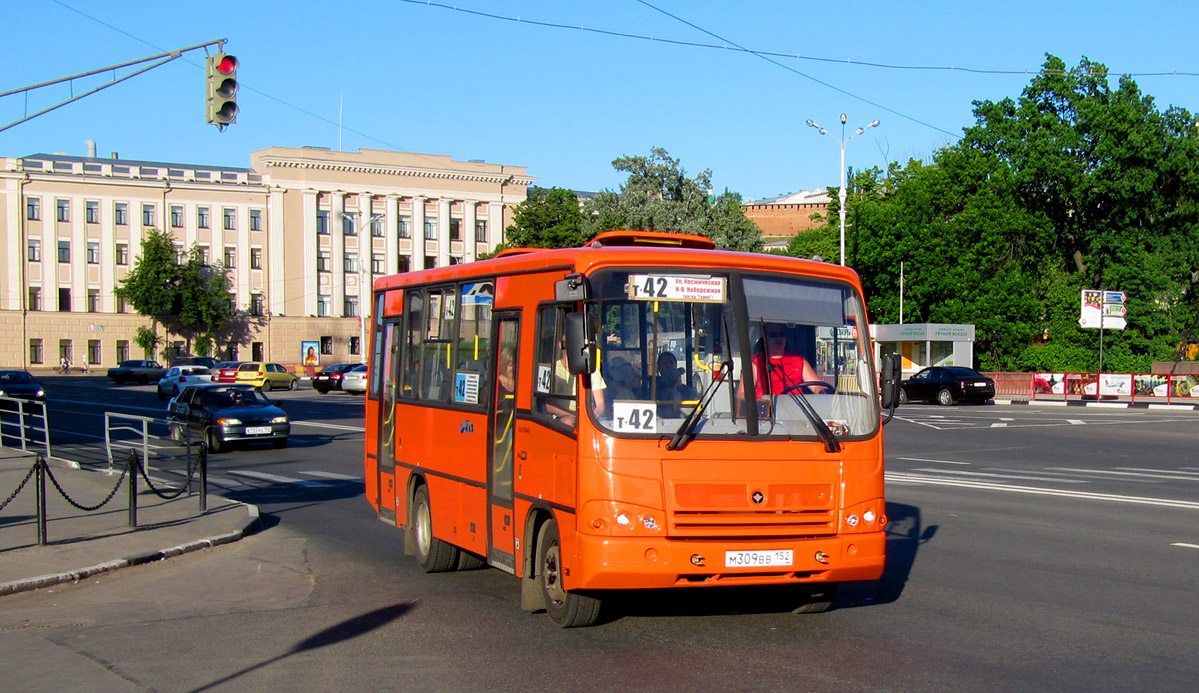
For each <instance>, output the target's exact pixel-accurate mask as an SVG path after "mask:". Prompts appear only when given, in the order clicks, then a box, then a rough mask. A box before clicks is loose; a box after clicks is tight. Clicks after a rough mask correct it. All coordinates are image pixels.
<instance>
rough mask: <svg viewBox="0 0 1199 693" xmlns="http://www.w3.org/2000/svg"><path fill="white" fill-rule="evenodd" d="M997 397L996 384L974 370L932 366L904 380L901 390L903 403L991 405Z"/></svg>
mask: <svg viewBox="0 0 1199 693" xmlns="http://www.w3.org/2000/svg"><path fill="white" fill-rule="evenodd" d="M994 397H995V381H994V380H991V379H990V378H988V377H987V376H985V375H983V374H982V373H979V372H978V371H976V370H974V369H973V368H966V367H964V366H933V367H931V368H925V369H924V370H922V371H920V372H919V373H917V374H916V375H913V376H912V377H910V378H908V379H907V380H904V381H903V383H902V384H901V389H900V391H899V401H900V402H901V403H905V402H914V401H921V400H923V401H927V402H936V403H938V404H941V405H943V406H949V405H951V404H953V403H954V402H988V401H990V400H992V399H994Z"/></svg>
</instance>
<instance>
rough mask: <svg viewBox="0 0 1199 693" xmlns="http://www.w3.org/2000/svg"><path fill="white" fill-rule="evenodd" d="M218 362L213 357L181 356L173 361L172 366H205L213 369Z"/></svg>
mask: <svg viewBox="0 0 1199 693" xmlns="http://www.w3.org/2000/svg"><path fill="white" fill-rule="evenodd" d="M216 364H217V360H216V359H214V358H212V357H211V356H180V357H178V358H176V359H175V360H173V361H171V365H172V366H204V367H205V368H209V369H211V368H212V367H213V366H215V365H216Z"/></svg>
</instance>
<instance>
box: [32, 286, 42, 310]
mask: <svg viewBox="0 0 1199 693" xmlns="http://www.w3.org/2000/svg"><path fill="white" fill-rule="evenodd" d="M41 309H42V288H41V287H40V286H31V287H29V310H41Z"/></svg>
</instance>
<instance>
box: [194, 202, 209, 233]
mask: <svg viewBox="0 0 1199 693" xmlns="http://www.w3.org/2000/svg"><path fill="white" fill-rule="evenodd" d="M209 225H210V222H209V220H208V208H207V207H196V226H197V227H198V228H201V229H206V228H209Z"/></svg>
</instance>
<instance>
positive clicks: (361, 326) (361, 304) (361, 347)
mask: <svg viewBox="0 0 1199 693" xmlns="http://www.w3.org/2000/svg"><path fill="white" fill-rule="evenodd" d="M340 214H341V218H342V219H345V220H346V221H348V222H350V224H352V225H353V226H354V232H355V233H354V235H355V236H357V237H358V357H359V358H362V357H363V356H365V355H366V352H365V349H366V315H365V311H366V309H367V306H369V305H370V291H369V290H368V289H367V287H366V277H367V274H366V272H364V271H363V268H364V267H366V263H367V262H368V261H369V260H370V255H371V253H370V250H371V243H370V241H364V240H363V238H364V236H363V233H364V229H365V232H366V233H369V232H370V229H371V227H372V226H374V224H375V222H376V221H379V220H380V219H383V218H384V217H385V216H387V215H385V214H376V215H375V216H373V217H371V218H370V219H369V220H368V221H367V222H366V225H365V226H359V225H358V217H357V216H356V215H354V214H346V213H345V212H341V213H340ZM363 248H365V249H366V251H367V253H366V257H363V252H362V251H363Z"/></svg>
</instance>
